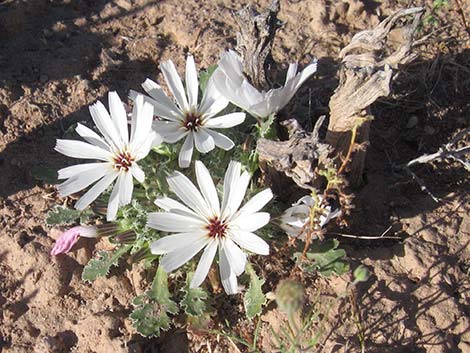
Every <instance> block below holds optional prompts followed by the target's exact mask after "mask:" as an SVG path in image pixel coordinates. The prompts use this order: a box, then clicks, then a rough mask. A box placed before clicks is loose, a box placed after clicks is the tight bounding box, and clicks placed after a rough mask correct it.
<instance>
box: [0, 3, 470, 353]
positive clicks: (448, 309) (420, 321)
mask: <svg viewBox="0 0 470 353" xmlns="http://www.w3.org/2000/svg"><path fill="white" fill-rule="evenodd" d="M441 2H442V1H441ZM444 2H445V1H444ZM436 3H437V1H432V0H416V1H408V0H385V1H372V0H364V1H360V0H344V1H339V0H338V1H329V0H296V1H294V0H282V1H281V11H280V13H279V18H280V19H281V20H282V21H284V25H283V27H282V28H281V29H279V31H278V34H277V37H276V40H275V43H274V48H273V56H274V59H275V60H276V61H277V62H279V63H283V65H285V66H286V67H287V64H288V63H289V62H294V61H298V62H299V64H300V66H304V65H306V64H307V63H308V62H310V61H311V60H312V58H314V57H316V58H318V60H319V66H318V72H317V73H316V74H315V76H314V77H313V78H310V79H309V80H308V81H307V82H306V83H305V85H304V86H303V88H302V89H301V90H300V91H299V92H298V93H297V95H296V98H295V99H294V103H295V104H298V105H304V106H308V107H309V109H310V114H311V117H312V119H317V118H318V117H319V116H320V115H323V114H327V113H328V100H329V97H330V96H331V94H332V93H333V91H334V89H335V88H336V86H337V84H338V68H339V59H338V54H339V51H340V50H341V48H343V47H344V46H345V45H347V44H348V43H349V42H350V40H351V38H352V36H353V35H354V34H355V33H357V32H359V31H361V30H364V29H370V28H372V27H374V26H376V25H377V24H378V23H379V22H380V21H381V20H383V19H384V18H385V17H386V16H388V15H390V14H391V13H393V12H394V11H396V10H399V9H402V8H406V7H410V6H424V7H425V8H426V10H427V12H426V15H425V17H424V19H425V21H424V23H423V26H422V28H421V31H422V35H423V36H424V35H428V34H429V37H428V39H427V40H426V41H425V43H424V44H423V45H422V46H421V47H420V48H419V56H418V58H417V59H416V60H415V61H413V62H412V63H411V64H409V65H407V66H406V67H403V68H402V69H401V72H400V75H399V77H398V78H397V79H396V80H395V81H394V84H393V93H392V95H391V96H390V97H388V98H386V99H379V100H378V101H377V102H376V103H374V104H373V106H372V107H371V110H372V112H373V114H374V116H375V120H374V121H373V122H372V125H371V131H370V145H369V147H368V154H367V160H366V170H365V171H366V174H365V179H364V183H363V185H362V186H361V187H360V188H358V189H357V190H355V191H354V195H355V197H354V200H353V203H354V206H355V208H354V210H353V212H352V214H351V215H350V216H349V219H348V226H347V227H343V228H336V229H332V231H334V232H337V233H344V234H350V235H355V236H361V235H368V236H374V235H375V236H379V235H380V234H382V233H383V232H384V231H385V230H386V229H388V228H389V227H392V228H391V229H390V231H389V232H388V233H387V235H390V236H393V237H394V238H392V239H375V240H372V239H369V240H367V239H361V238H357V237H353V238H350V237H338V239H339V241H340V244H341V248H343V249H345V251H346V253H347V261H348V262H349V263H350V265H351V267H352V268H354V267H356V266H358V265H359V264H363V265H365V266H366V267H367V268H368V270H369V272H370V274H371V275H370V278H369V280H368V281H367V282H364V283H361V284H359V285H358V286H357V288H356V289H355V292H354V304H352V303H351V302H350V301H345V302H340V301H338V300H335V298H337V297H338V296H339V295H340V294H341V293H342V292H344V288H345V286H346V284H347V283H348V282H349V281H350V277H351V274H350V273H348V274H345V275H343V276H333V277H328V278H324V277H321V276H317V277H315V278H314V279H311V278H310V279H307V280H306V281H305V283H303V284H304V285H305V287H306V288H307V293H308V295H309V296H310V297H311V298H313V297H315V295H316V294H317V293H321V297H320V298H321V302H322V303H323V302H324V303H325V305H326V303H330V302H331V303H333V304H331V310H329V311H328V313H327V314H325V316H326V319H325V320H324V322H325V326H324V333H323V334H322V335H321V339H320V344H319V345H318V346H317V348H316V349H317V350H316V352H317V351H318V352H328V353H330V352H360V351H361V349H362V348H361V345H363V346H364V348H365V349H364V351H365V352H376V353H387V352H391V353H396V352H403V353H407V352H423V353H424V352H426V353H457V352H462V353H465V352H470V277H469V276H470V247H469V242H470V213H469V211H470V194H469V192H468V191H469V187H470V178H469V175H470V174H469V172H468V171H466V170H465V169H464V168H463V167H462V166H461V165H460V164H458V163H455V162H452V161H448V160H446V161H436V162H433V163H429V164H423V165H419V166H417V167H415V168H414V169H413V170H414V172H415V173H416V175H418V176H419V177H420V178H421V179H422V181H423V182H424V183H425V185H426V186H427V188H428V189H429V190H430V191H431V192H432V194H433V195H435V196H436V197H437V198H439V199H440V201H439V202H435V201H434V200H433V199H432V198H431V197H430V196H429V195H428V194H427V193H426V192H423V191H422V190H421V189H420V186H419V185H418V184H417V183H416V182H415V181H414V180H413V179H412V178H411V177H410V176H409V175H404V174H402V173H396V171H395V169H394V166H396V165H399V164H402V163H406V162H407V161H409V160H411V159H413V158H416V157H418V156H420V155H422V154H424V153H433V152H435V151H436V150H437V149H438V148H439V146H441V145H442V144H444V143H446V142H447V141H449V140H450V139H451V138H452V137H453V136H454V135H455V134H456V133H458V132H459V131H461V130H463V129H465V128H468V127H469V126H470V27H469V26H470V3H469V2H468V1H465V0H460V1H454V0H452V1H451V0H450V1H448V2H445V3H446V4H445V5H444V6H442V7H436V6H437V5H436ZM247 4H251V5H253V6H255V7H256V8H258V9H262V8H263V7H266V6H267V5H268V4H269V2H268V1H266V0H260V1H253V2H249V1H234V0H201V1H196V0H190V1H185V2H180V1H175V0H168V1H150V0H114V1H111V0H110V1H103V0H96V1H91V0H82V1H78V0H62V1H59V0H35V1H20V0H3V1H0V171H1V172H0V352H5V353H7V352H9V353H10V352H11V353H26V352H38V353H46V352H77V353H89V352H90V353H91V352H97V353H107V352H114V353H121V352H122V353H124V352H135V353H140V352H142V353H143V352H163V353H170V352H175V353H180V352H244V351H247V350H246V347H244V346H243V345H239V344H236V343H234V342H233V340H229V339H227V338H225V337H223V336H220V335H215V334H207V333H203V332H197V331H194V330H190V329H187V328H185V327H186V326H184V325H183V324H181V325H179V326H175V328H174V329H171V330H170V331H168V332H166V333H164V334H163V335H161V337H158V338H145V337H142V336H140V335H139V334H138V333H137V332H136V331H135V330H134V329H133V327H132V325H131V322H130V320H129V318H128V315H129V313H130V311H131V304H130V303H131V300H132V298H133V297H135V296H136V295H137V294H140V293H142V291H144V290H145V288H146V286H148V284H149V278H150V277H149V274H148V271H147V270H146V269H143V268H142V267H139V266H131V265H129V264H126V263H125V262H123V263H122V264H121V265H120V266H119V267H116V268H114V269H113V270H112V272H111V274H110V275H109V276H108V278H105V279H101V278H100V279H98V280H96V281H95V282H94V283H92V284H89V283H84V282H83V281H82V280H81V272H82V269H83V266H84V265H85V264H86V263H87V262H88V260H89V259H90V258H91V257H92V256H93V254H94V252H95V251H96V250H97V249H102V248H105V247H106V246H108V245H106V244H102V243H100V242H97V241H89V240H84V239H81V240H80V241H79V243H78V244H77V247H76V248H75V249H74V250H73V251H72V252H70V253H68V254H66V255H63V256H58V257H53V256H51V255H50V254H49V253H50V250H51V248H52V246H53V244H54V241H55V239H56V238H57V237H58V234H60V232H61V230H62V229H59V228H57V227H50V226H48V225H47V224H46V222H45V219H46V215H47V213H48V211H49V210H50V209H51V208H52V207H53V206H54V205H56V204H69V205H71V204H72V203H71V200H70V198H67V199H62V198H60V197H59V195H58V194H57V191H56V189H55V187H54V185H53V184H49V183H48V182H47V181H45V180H44V179H43V180H39V179H40V178H37V176H36V175H35V173H34V172H33V171H34V170H37V168H38V167H42V168H44V167H45V168H49V169H53V170H57V169H59V168H61V167H62V166H64V165H66V161H67V158H66V157H64V156H62V155H60V154H58V153H57V152H55V151H54V150H53V147H54V144H55V139H57V138H62V137H63V136H64V135H65V134H66V132H67V129H68V128H69V127H70V126H72V125H73V124H74V123H77V122H80V121H88V120H89V119H90V116H89V112H88V106H89V105H90V104H92V103H94V102H95V101H96V100H103V99H104V98H105V96H106V95H107V92H108V91H114V90H115V91H117V92H118V93H119V95H120V96H121V97H126V96H127V94H128V92H129V90H130V89H134V90H135V89H139V87H140V84H141V83H142V82H143V81H144V80H145V79H146V78H147V77H150V78H153V79H161V73H160V70H159V68H158V65H159V63H160V62H161V61H163V60H167V59H172V60H173V61H174V62H175V64H176V65H177V67H178V68H179V69H180V70H182V69H183V67H184V60H185V57H186V53H188V52H189V53H192V54H193V55H194V57H195V60H196V63H197V66H198V67H199V68H207V67H209V66H210V65H212V64H214V63H216V62H217V60H218V58H219V55H220V52H221V51H222V50H225V49H228V48H233V47H234V46H235V43H236V33H237V30H238V29H237V27H236V23H235V22H234V20H233V17H232V13H233V11H236V10H238V9H240V8H242V7H243V6H245V5H247ZM465 15H466V18H465ZM466 21H469V22H466ZM467 142H468V141H467ZM333 228H334V227H333ZM395 238H398V239H395ZM272 258H273V264H274V265H272V266H276V263H278V262H279V263H282V261H283V259H276V255H275V252H274V255H273V256H272ZM257 263H258V265H259V266H260V267H261V268H262V267H263V266H264V265H263V263H262V262H257ZM279 266H281V265H279ZM262 271H263V273H266V272H268V274H269V271H270V270H269V268H264V269H263V270H262ZM271 271H274V270H273V268H272V267H271ZM278 273H281V274H282V271H281V272H278ZM276 280H277V281H278V280H279V278H277V279H274V281H276ZM219 299H220V298H219ZM220 302H221V303H222V304H219V305H218V307H217V308H216V314H215V318H213V320H214V323H213V325H215V326H214V327H216V326H217V324H218V323H224V322H225V321H227V320H228V321H229V322H230V325H231V328H232V329H233V332H234V333H236V334H237V335H239V336H241V337H245V338H246V339H249V337H250V334H251V332H252V330H253V327H252V323H250V322H248V321H247V320H246V319H245V318H244V317H243V315H238V314H234V313H237V310H240V312H242V303H241V299H240V298H239V297H237V296H234V297H230V298H225V299H220ZM353 314H354V316H355V317H356V319H357V318H359V320H356V319H353V318H352V317H351V316H352V315H353ZM282 320H283V319H282V316H281V315H280V314H279V312H278V311H277V310H276V309H275V306H273V305H268V306H267V307H266V308H265V309H264V311H263V313H262V315H261V331H260V337H259V339H258V347H257V349H258V350H259V351H261V352H275V351H276V349H275V343H274V342H273V340H272V335H271V331H270V328H271V327H274V328H276V327H277V326H276V325H279V322H281V321H282ZM358 321H359V322H360V325H359V326H358V325H356V324H355V323H357V322H358Z"/></svg>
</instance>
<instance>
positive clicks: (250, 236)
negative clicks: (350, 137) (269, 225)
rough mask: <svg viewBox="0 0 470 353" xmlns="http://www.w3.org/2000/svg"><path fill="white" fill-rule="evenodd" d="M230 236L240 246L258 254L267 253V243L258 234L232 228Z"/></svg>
mask: <svg viewBox="0 0 470 353" xmlns="http://www.w3.org/2000/svg"><path fill="white" fill-rule="evenodd" d="M230 238H231V239H232V240H233V241H234V242H235V243H237V244H238V245H240V246H241V247H242V248H244V249H246V250H248V251H251V252H252V253H255V254H259V255H269V245H268V243H266V242H265V241H264V240H263V239H261V238H260V237H259V236H257V235H256V234H254V233H251V232H245V231H243V230H232V231H231V232H230Z"/></svg>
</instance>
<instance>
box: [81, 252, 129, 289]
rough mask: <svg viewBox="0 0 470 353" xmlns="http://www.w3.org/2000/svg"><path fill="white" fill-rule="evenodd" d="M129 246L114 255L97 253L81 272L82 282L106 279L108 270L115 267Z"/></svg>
mask: <svg viewBox="0 0 470 353" xmlns="http://www.w3.org/2000/svg"><path fill="white" fill-rule="evenodd" d="M130 248H131V246H130V245H127V246H123V247H121V248H119V249H118V250H117V251H116V252H115V253H114V254H113V253H111V252H109V251H99V252H98V257H97V258H94V259H91V260H90V262H88V264H87V265H86V266H85V268H84V269H83V272H82V280H83V281H85V282H90V283H91V282H93V281H94V280H95V279H97V278H98V277H106V276H107V275H108V273H109V269H110V268H111V267H112V266H116V265H117V263H118V260H119V258H120V257H121V256H122V255H124V254H125V253H126V252H128V251H129V249H130Z"/></svg>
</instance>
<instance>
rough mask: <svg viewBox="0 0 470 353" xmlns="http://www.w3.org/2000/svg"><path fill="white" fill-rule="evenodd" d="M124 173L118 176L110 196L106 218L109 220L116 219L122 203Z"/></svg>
mask: <svg viewBox="0 0 470 353" xmlns="http://www.w3.org/2000/svg"><path fill="white" fill-rule="evenodd" d="M121 180H122V174H120V175H119V176H118V180H117V182H116V184H114V187H113V191H112V192H111V195H110V196H109V200H108V209H107V210H106V220H107V221H108V222H111V221H114V220H115V219H116V215H117V212H118V209H119V204H120V194H121V188H122V182H121Z"/></svg>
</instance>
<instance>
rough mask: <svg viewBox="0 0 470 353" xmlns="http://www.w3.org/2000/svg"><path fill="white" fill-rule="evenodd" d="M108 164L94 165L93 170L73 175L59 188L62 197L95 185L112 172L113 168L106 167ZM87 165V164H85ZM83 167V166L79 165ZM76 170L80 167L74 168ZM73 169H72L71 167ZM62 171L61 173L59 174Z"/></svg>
mask: <svg viewBox="0 0 470 353" xmlns="http://www.w3.org/2000/svg"><path fill="white" fill-rule="evenodd" d="M106 164H107V163H92V165H93V168H88V169H87V170H83V171H81V172H80V173H78V174H75V175H73V176H72V177H71V178H70V179H68V180H67V181H65V182H64V183H62V184H60V185H58V186H57V189H58V190H59V193H60V196H62V197H65V196H68V195H71V194H74V193H76V192H77V191H80V190H83V189H85V188H87V187H88V186H90V185H91V184H93V183H94V182H95V181H97V180H98V179H101V178H102V177H103V176H104V175H105V174H106V173H108V172H110V171H112V167H111V166H110V165H109V166H107V165H106ZM85 165H86V164H85ZM79 166H82V165H79ZM73 167H75V169H77V168H76V167H78V166H73ZM69 168H71V167H69ZM60 172H62V170H60V171H59V173H60Z"/></svg>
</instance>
